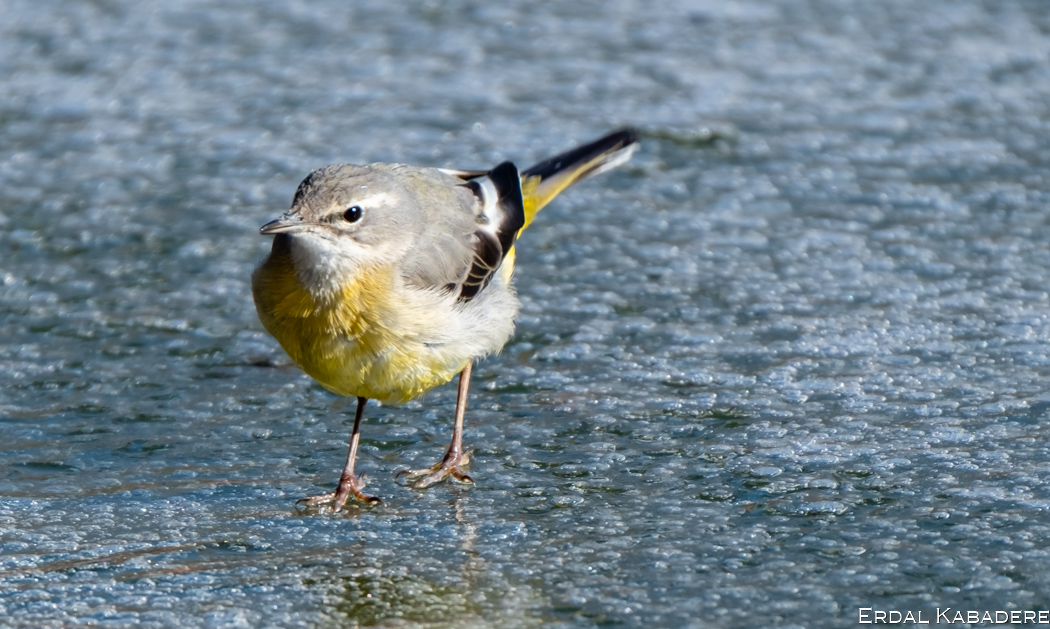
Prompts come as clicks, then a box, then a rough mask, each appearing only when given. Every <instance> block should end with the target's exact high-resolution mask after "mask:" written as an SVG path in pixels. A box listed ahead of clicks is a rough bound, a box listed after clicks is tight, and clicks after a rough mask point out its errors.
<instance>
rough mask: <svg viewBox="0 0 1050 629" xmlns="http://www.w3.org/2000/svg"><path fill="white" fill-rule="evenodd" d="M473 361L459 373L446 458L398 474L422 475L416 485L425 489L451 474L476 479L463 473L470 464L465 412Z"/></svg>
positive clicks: (465, 479) (455, 476) (463, 481)
mask: <svg viewBox="0 0 1050 629" xmlns="http://www.w3.org/2000/svg"><path fill="white" fill-rule="evenodd" d="M472 366H473V362H470V363H467V366H466V367H464V368H463V371H461V372H460V374H459V393H458V395H457V396H456V425H455V428H453V429H452V443H450V444H449V446H448V451H447V452H446V453H445V458H444V459H442V460H441V462H440V463H438V464H436V465H434V466H432V467H428V468H424V469H421V470H402V471H400V472H398V473H397V475H398V476H401V475H407V476H408V477H410V478H414V477H417V476H422V477H423V478H422V479H421V480H420V481H419V482H417V483H416V485H415V486H416V487H417V488H419V489H424V488H426V487H430V486H431V485H433V484H434V483H440V482H441V481H443V480H445V479H447V478H448V477H449V476H451V477H452V478H454V479H456V480H458V481H459V482H461V483H473V482H474V480H473V479H472V478H470V477H469V476H467V475H466V474H465V473H463V468H465V467H467V466H468V465H469V464H470V452H467V451H465V450H463V414H464V413H465V412H466V410H467V389H468V388H469V387H470V369H471V367H472Z"/></svg>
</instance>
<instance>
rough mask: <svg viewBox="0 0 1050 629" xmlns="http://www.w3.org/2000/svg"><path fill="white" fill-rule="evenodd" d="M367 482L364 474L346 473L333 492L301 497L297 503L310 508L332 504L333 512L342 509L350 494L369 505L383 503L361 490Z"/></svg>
mask: <svg viewBox="0 0 1050 629" xmlns="http://www.w3.org/2000/svg"><path fill="white" fill-rule="evenodd" d="M365 484H366V480H365V477H364V476H355V475H349V476H347V475H344V476H343V477H342V478H340V479H339V486H338V487H337V488H336V490H335V491H333V492H332V493H330V494H321V495H320V496H309V497H307V498H300V499H299V500H296V501H295V504H296V505H300V504H305V505H306V506H307V507H308V508H309V507H313V506H316V505H324V504H331V505H332V512H333V513H334V512H336V511H339V510H340V509H342V508H343V505H345V504H346V501H347V500H349V499H350V496H353V497H354V500H357V501H358V502H363V503H365V504H369V505H378V504H383V501H382V500H380V499H379V498H377V497H376V496H369V495H368V494H365V493H362V492H361V490H362V489H363V488H364V486H365Z"/></svg>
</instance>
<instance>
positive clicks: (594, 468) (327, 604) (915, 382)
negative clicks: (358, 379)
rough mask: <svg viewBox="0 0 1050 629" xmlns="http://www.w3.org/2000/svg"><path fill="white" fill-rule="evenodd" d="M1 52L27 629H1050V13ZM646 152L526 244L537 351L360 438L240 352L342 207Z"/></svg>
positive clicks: (146, 42)
mask: <svg viewBox="0 0 1050 629" xmlns="http://www.w3.org/2000/svg"><path fill="white" fill-rule="evenodd" d="M3 15H4V18H3V20H0V77H3V78H2V80H0V251H2V252H3V253H2V257H0V382H2V383H3V387H2V390H0V436H2V438H3V439H4V442H5V443H4V447H3V448H2V451H0V618H3V621H2V624H4V626H12V627H71V626H98V627H127V626H131V625H138V626H141V627H278V626H280V627H285V626H287V627H294V626H302V627H316V626H353V625H354V624H355V623H356V624H360V625H361V626H368V625H382V626H456V627H473V626H477V627H484V626H493V625H505V626H532V625H536V626H539V625H545V626H563V627H589V626H596V625H603V626H604V625H619V626H628V627H683V626H686V627H721V628H725V627H730V628H733V627H740V628H743V627H748V628H750V627H789V626H806V627H840V626H847V625H851V624H853V623H854V622H855V621H856V619H857V613H858V611H857V610H858V608H860V607H875V608H877V609H897V610H918V611H923V613H924V614H925V615H926V617H927V618H930V617H931V616H932V615H933V611H934V610H935V609H936V608H937V607H941V608H943V607H953V608H962V609H981V610H984V609H991V610H998V609H1005V610H1010V609H1018V610H1032V609H1046V608H1047V607H1048V606H1050V571H1048V570H1047V565H1048V563H1050V550H1048V549H1050V456H1048V454H1050V453H1048V438H1050V429H1048V427H1047V419H1048V411H1050V388H1048V382H1050V379H1048V376H1050V296H1048V293H1047V289H1048V277H1050V247H1048V245H1047V243H1048V242H1050V223H1048V204H1050V194H1048V186H1050V170H1048V165H1050V164H1048V162H1050V144H1048V143H1047V137H1050V122H1048V121H1050V34H1048V32H1050V12H1048V11H1047V7H1046V5H1045V3H1044V2H1042V1H1041V0H1031V1H1027V2H1024V1H1013V0H996V1H995V2H977V1H967V0H939V1H935V2H905V1H901V2H893V1H888V2H862V1H859V0H858V1H855V2H833V1H830V0H828V1H818V0H814V1H802V0H790V1H785V2H779V1H778V2H774V1H772V0H770V1H767V2H762V1H753V2H728V3H727V2H723V1H722V0H709V1H706V0H688V1H685V0H683V1H680V2H641V1H639V2H632V1H622V2H621V1H616V2H598V1H594V2H587V1H584V2H571V3H569V2H565V3H539V4H537V3H529V2H524V1H520V0H511V1H509V2H499V3H493V2H480V1H479V2H456V1H452V2H419V1H416V2H407V3H397V4H395V3H388V2H386V0H374V1H362V2H353V3H349V2H342V1H336V0H332V1H329V2H323V1H312V2H297V1H295V0H286V1H282V2H251V3H249V2H239V3H225V4H223V3H207V2H190V1H173V2H165V3H149V2H119V1H115V0H114V1H111V0H100V1H98V2H81V3H67V2H59V1H57V0H34V1H33V2H28V1H25V0H12V1H9V2H5V3H3ZM625 123H631V124H636V125H638V126H640V127H642V128H643V129H644V130H645V131H646V138H645V141H644V146H643V148H642V150H641V151H640V152H639V153H638V154H637V156H636V159H635V160H634V161H633V162H632V163H631V164H630V165H629V166H628V167H627V168H624V169H622V170H619V171H617V172H614V173H610V174H608V175H604V176H602V178H601V179H596V180H593V181H591V182H587V183H586V184H584V185H581V186H580V187H578V188H576V189H574V190H572V191H571V192H570V193H568V194H566V195H565V196H564V197H562V198H561V199H559V200H558V201H557V202H556V203H555V204H554V205H552V206H551V207H550V208H548V209H547V210H545V211H544V213H543V214H542V215H541V216H540V217H539V219H538V220H537V222H536V223H535V225H534V227H532V228H531V229H530V231H529V232H527V233H526V235H525V236H524V237H523V239H522V240H521V241H520V246H519V262H518V286H519V291H520V294H521V297H522V300H523V302H524V310H523V313H522V317H521V319H520V322H519V325H518V332H517V335H516V337H515V338H514V339H513V340H512V342H511V343H510V344H509V345H508V346H507V348H506V350H505V351H504V352H503V354H502V355H500V356H499V357H495V358H492V359H489V360H486V361H484V362H482V363H481V364H480V365H479V366H478V368H477V369H476V371H475V374H476V380H475V388H474V391H473V397H472V399H471V405H470V408H469V410H468V417H467V425H468V432H467V437H466V439H467V444H468V445H469V446H470V447H473V448H474V460H473V468H472V472H471V473H472V475H473V476H474V477H475V478H476V479H477V481H478V482H477V485H476V486H475V487H473V488H467V487H462V486H456V485H444V486H438V487H435V488H432V489H430V490H429V491H427V492H425V493H421V492H418V491H416V490H413V489H411V488H409V487H405V486H403V485H402V484H399V483H398V482H396V481H395V479H394V474H395V473H396V472H397V471H398V470H400V469H402V468H406V467H420V466H423V465H429V464H430V463H432V462H434V461H435V460H436V459H437V458H439V457H440V455H441V454H442V452H443V448H444V446H445V444H446V442H447V439H448V435H449V431H450V414H451V411H452V407H453V403H454V390H453V387H452V386H446V387H444V388H441V389H438V390H436V391H434V392H432V393H430V394H429V395H428V396H427V397H426V398H425V399H423V400H419V401H415V402H413V403H410V404H409V405H407V406H405V407H403V408H381V407H371V408H370V413H369V416H368V419H367V423H366V425H365V431H364V438H363V443H362V449H361V455H362V458H361V460H360V469H361V470H363V471H365V472H366V473H367V474H368V475H369V476H370V478H371V481H372V482H371V484H370V491H373V492H375V493H377V494H379V495H380V496H382V497H383V498H384V499H385V500H386V504H385V505H384V506H382V507H380V508H374V509H370V508H362V507H355V508H352V509H350V510H349V511H348V512H346V513H341V514H337V515H330V514H312V513H306V514H303V513H298V512H297V511H296V509H295V508H294V503H295V500H296V499H298V498H300V497H302V496H305V495H309V494H312V493H317V492H320V491H323V490H327V489H330V488H331V486H332V485H333V484H334V482H335V480H336V477H337V475H338V470H339V467H340V466H341V464H342V461H343V456H344V453H345V445H344V442H345V439H346V437H347V435H348V433H349V429H350V424H351V422H352V419H353V417H352V414H353V404H352V403H346V402H343V401H340V400H337V399H336V398H335V397H333V396H332V395H330V394H328V393H326V392H325V391H324V390H322V389H321V388H320V387H318V386H317V385H315V384H314V383H313V382H311V381H310V380H309V379H308V378H307V377H305V376H304V375H302V374H301V373H300V372H298V370H297V369H295V368H294V367H293V366H291V365H290V363H289V361H288V359H287V358H286V357H285V356H284V355H283V354H282V353H281V351H280V350H279V348H278V347H277V345H276V343H275V342H274V341H273V340H272V339H270V338H268V337H267V336H266V335H265V334H264V333H263V331H262V329H261V327H260V325H259V323H258V322H257V320H256V318H255V314H254V310H253V307H252V305H251V298H250V293H249V285H248V281H249V275H250V273H251V270H252V268H253V265H254V264H255V263H256V262H257V261H258V260H260V259H261V257H262V256H263V255H264V252H265V250H266V247H267V246H268V243H267V239H264V238H261V237H259V236H257V235H256V230H257V228H258V226H259V225H261V224H262V223H263V222H265V221H267V220H269V219H271V218H273V217H275V216H276V215H277V214H278V213H279V212H281V211H282V210H283V209H285V208H286V207H287V205H288V202H289V200H290V198H291V195H292V192H293V191H294V189H295V186H296V185H297V183H298V182H299V180H300V179H301V178H302V177H303V176H304V175H305V174H306V173H307V172H309V171H310V170H311V169H313V168H315V167H318V166H321V165H323V164H326V163H329V162H334V161H354V162H368V161H395V160H396V161H405V162H411V163H418V164H428V165H434V166H453V167H464V168H475V167H482V166H488V165H493V164H495V163H497V162H498V161H499V160H502V159H514V160H516V161H517V162H518V163H519V164H521V165H527V164H529V163H531V162H532V161H534V160H538V159H540V158H543V157H546V156H547V155H549V154H551V153H552V152H554V151H557V150H561V149H564V148H567V147H569V146H570V145H572V144H573V143H575V142H576V141H582V140H587V139H590V138H593V137H596V136H598V135H600V134H601V133H603V132H605V131H607V130H609V129H610V128H612V127H614V126H617V125H620V124H625Z"/></svg>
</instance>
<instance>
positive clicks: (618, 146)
mask: <svg viewBox="0 0 1050 629" xmlns="http://www.w3.org/2000/svg"><path fill="white" fill-rule="evenodd" d="M637 148H638V132H637V131H635V130H634V129H620V130H619V131H613V132H612V133H610V134H609V135H607V136H605V137H603V138H601V139H598V140H595V141H594V142H591V143H589V144H584V145H583V146H580V147H577V148H574V149H572V150H569V151H565V152H564V153H561V154H559V155H555V156H554V157H552V158H550V159H545V160H543V161H542V162H540V163H539V164H536V165H535V166H532V167H531V168H529V169H527V170H525V171H523V172H522V173H521V193H522V200H523V201H524V205H525V224H524V225H523V226H522V228H521V230H524V229H525V228H526V227H528V226H529V223H531V222H532V219H533V218H535V217H536V212H539V211H540V210H541V209H542V208H543V206H545V205H547V204H548V203H550V201H551V199H553V198H554V197H556V196H558V194H559V193H560V192H561V191H562V190H564V189H566V188H568V187H569V186H571V185H572V184H574V183H576V182H577V181H580V180H582V179H586V178H587V177H590V176H592V175H597V174H599V173H603V172H605V171H607V170H610V169H612V168H616V167H617V166H620V165H621V164H623V163H625V162H627V160H629V159H631V154H632V153H634V151H635V149H637ZM518 233H521V231H519V232H518Z"/></svg>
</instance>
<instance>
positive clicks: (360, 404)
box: [295, 397, 382, 511]
mask: <svg viewBox="0 0 1050 629" xmlns="http://www.w3.org/2000/svg"><path fill="white" fill-rule="evenodd" d="M366 402H368V398H363V397H359V398H357V414H356V415H355V416H354V430H353V432H351V433H350V450H349V451H348V452H347V453H346V465H344V466H343V473H342V475H341V476H340V477H339V486H338V487H336V489H335V491H334V492H332V493H330V494H322V495H320V496H311V497H309V498H303V499H301V500H298V501H297V502H296V503H295V504H306V505H307V506H313V505H320V504H328V503H331V505H332V511H339V510H340V509H342V508H343V505H344V504H346V501H347V500H349V498H350V496H351V495H352V496H353V497H354V499H355V500H358V501H360V502H364V503H366V504H370V505H374V504H379V503H381V502H382V500H380V499H379V498H376V497H375V496H369V495H367V494H363V493H361V490H362V489H363V488H364V486H365V480H364V478H362V477H359V476H357V475H356V474H354V461H355V460H356V459H357V443H358V441H359V440H360V438H361V419H362V418H363V417H364V415H365V403H366Z"/></svg>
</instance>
